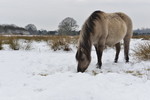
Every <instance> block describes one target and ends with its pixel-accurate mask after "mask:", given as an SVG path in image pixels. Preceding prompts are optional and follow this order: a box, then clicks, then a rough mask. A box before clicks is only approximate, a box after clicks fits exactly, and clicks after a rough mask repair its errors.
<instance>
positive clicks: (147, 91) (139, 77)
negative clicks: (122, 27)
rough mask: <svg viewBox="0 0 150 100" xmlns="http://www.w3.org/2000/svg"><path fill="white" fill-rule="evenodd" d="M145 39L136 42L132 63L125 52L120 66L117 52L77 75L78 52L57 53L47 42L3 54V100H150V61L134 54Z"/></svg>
mask: <svg viewBox="0 0 150 100" xmlns="http://www.w3.org/2000/svg"><path fill="white" fill-rule="evenodd" d="M143 42H144V41H143V40H140V39H132V41H131V50H130V63H124V62H125V61H124V57H123V55H124V54H123V49H122V50H121V54H120V57H119V62H118V63H117V64H115V63H113V60H114V56H115V50H114V49H113V48H108V49H107V50H105V51H104V54H103V66H102V69H101V70H99V69H97V68H96V63H97V57H96V52H95V50H94V48H93V49H92V55H91V56H92V61H91V64H90V66H89V68H88V69H87V70H86V72H85V73H77V72H76V69H77V68H76V66H77V63H76V60H75V53H76V48H75V47H74V46H71V47H72V49H73V50H72V51H69V52H65V51H53V50H50V48H49V47H48V46H47V44H46V43H45V42H38V43H37V42H34V43H32V48H33V49H32V50H27V51H25V50H18V51H14V50H11V49H9V48H8V47H7V46H5V50H1V51H0V100H150V61H139V60H137V59H136V58H135V57H133V51H132V49H134V48H135V47H136V46H137V45H138V44H139V43H143Z"/></svg>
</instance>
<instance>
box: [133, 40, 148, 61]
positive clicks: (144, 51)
mask: <svg viewBox="0 0 150 100" xmlns="http://www.w3.org/2000/svg"><path fill="white" fill-rule="evenodd" d="M133 52H134V56H135V57H136V58H138V59H139V60H150V42H146V43H144V44H140V45H139V46H138V47H136V48H135V49H134V50H133Z"/></svg>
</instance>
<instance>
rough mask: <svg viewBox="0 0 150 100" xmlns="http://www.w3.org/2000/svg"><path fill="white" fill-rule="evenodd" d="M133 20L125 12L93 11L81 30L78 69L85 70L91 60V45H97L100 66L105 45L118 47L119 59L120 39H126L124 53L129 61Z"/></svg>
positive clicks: (117, 54) (77, 54) (77, 55)
mask: <svg viewBox="0 0 150 100" xmlns="http://www.w3.org/2000/svg"><path fill="white" fill-rule="evenodd" d="M132 33H133V32H132V21H131V19H130V18H129V17H128V16H127V15H126V14H124V13H121V12H117V13H105V12H102V11H95V12H93V13H92V14H91V15H90V16H89V18H88V19H87V20H86V21H85V23H84V24H83V26H82V29H81V31H80V37H79V41H78V50H77V53H76V60H77V62H78V66H77V71H78V72H84V71H85V70H86V69H87V67H88V66H89V64H90V61H91V47H92V45H94V46H95V49H96V53H97V58H98V63H97V65H98V67H99V68H101V66H102V61H101V59H102V53H103V50H104V48H105V46H113V45H115V47H116V56H115V62H116V63H117V61H118V56H119V52H120V41H121V40H124V55H125V60H126V62H129V56H128V55H129V44H130V39H131V37H132Z"/></svg>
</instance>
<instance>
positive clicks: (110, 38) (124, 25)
mask: <svg viewBox="0 0 150 100" xmlns="http://www.w3.org/2000/svg"><path fill="white" fill-rule="evenodd" d="M106 14H107V20H108V35H107V38H106V45H108V46H112V45H115V44H116V43H118V42H120V41H121V40H122V39H123V38H124V37H125V36H126V35H127V34H131V30H132V22H131V19H130V18H129V17H128V16H127V15H126V14H124V13H106Z"/></svg>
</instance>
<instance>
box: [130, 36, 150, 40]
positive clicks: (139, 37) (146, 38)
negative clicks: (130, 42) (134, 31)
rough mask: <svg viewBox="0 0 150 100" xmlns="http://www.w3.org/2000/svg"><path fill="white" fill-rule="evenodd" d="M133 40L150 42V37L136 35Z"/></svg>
mask: <svg viewBox="0 0 150 100" xmlns="http://www.w3.org/2000/svg"><path fill="white" fill-rule="evenodd" d="M132 38H135V39H143V40H150V35H135V36H133V37H132Z"/></svg>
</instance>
